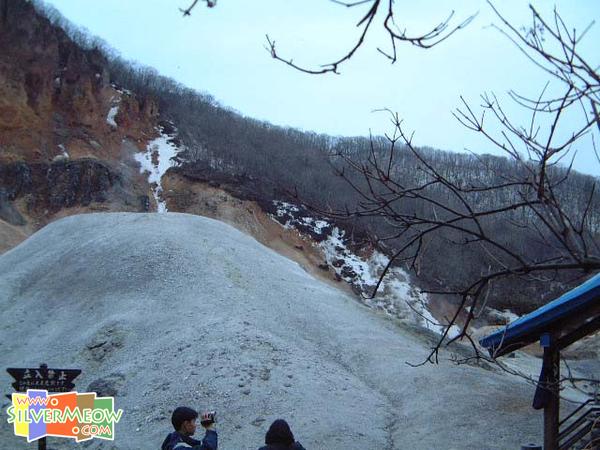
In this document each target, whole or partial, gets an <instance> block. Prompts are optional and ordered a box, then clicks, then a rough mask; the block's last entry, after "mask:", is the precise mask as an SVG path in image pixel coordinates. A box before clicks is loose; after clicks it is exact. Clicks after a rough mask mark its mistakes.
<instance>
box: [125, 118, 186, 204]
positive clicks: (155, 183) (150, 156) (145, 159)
mask: <svg viewBox="0 0 600 450" xmlns="http://www.w3.org/2000/svg"><path fill="white" fill-rule="evenodd" d="M158 131H159V132H160V136H158V137H157V138H156V139H154V140H153V141H150V142H149V143H148V147H147V148H146V151H145V152H143V153H136V154H135V155H134V157H135V160H136V161H138V162H139V163H140V172H142V173H143V172H148V183H150V186H152V193H153V194H154V199H155V200H156V205H157V212H159V213H164V212H167V204H166V203H165V201H164V200H163V198H162V192H163V188H162V183H161V180H162V176H163V175H164V174H165V173H166V171H167V170H169V169H170V168H171V167H173V166H176V165H177V162H176V161H175V157H176V156H177V153H178V152H179V150H180V149H179V147H177V145H175V143H174V142H173V137H172V136H169V135H168V134H165V133H164V131H163V129H162V128H159V130H158Z"/></svg>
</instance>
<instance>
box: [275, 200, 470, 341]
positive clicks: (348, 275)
mask: <svg viewBox="0 0 600 450" xmlns="http://www.w3.org/2000/svg"><path fill="white" fill-rule="evenodd" d="M273 203H274V205H275V208H276V212H275V214H274V215H272V216H271V217H272V218H273V219H274V220H276V221H277V222H279V223H280V224H281V225H282V226H283V227H285V228H288V229H297V230H298V231H301V232H304V233H308V234H310V235H311V236H312V237H313V239H314V240H316V241H317V242H318V246H319V247H320V248H321V250H322V251H323V253H324V255H325V260H326V262H327V265H328V266H330V267H331V268H332V269H333V270H334V271H335V274H336V277H337V278H338V279H342V280H344V281H346V282H347V283H349V284H350V285H351V286H352V288H353V289H354V290H355V291H356V292H357V293H359V294H360V295H361V298H362V299H363V302H364V303H365V304H366V305H368V306H370V307H372V308H376V309H381V310H383V311H385V312H386V313H387V314H389V315H390V316H394V317H397V318H399V319H402V320H406V321H410V322H413V323H414V322H416V323H418V324H420V325H421V326H423V327H425V328H427V329H429V330H431V331H434V332H436V333H438V334H442V333H443V332H444V330H445V326H443V325H442V324H440V323H438V321H437V320H436V319H435V318H434V317H433V315H432V314H431V312H430V310H429V307H428V305H429V298H428V296H427V294H425V293H423V292H421V291H420V290H419V288H417V287H416V286H414V285H412V284H411V283H410V280H409V276H408V274H407V273H406V271H404V270H403V269H401V268H400V267H394V266H392V267H391V268H390V269H389V270H388V272H387V274H386V276H385V278H384V279H383V281H382V283H381V285H380V286H379V289H378V291H377V295H376V296H375V297H374V298H372V299H371V298H369V297H370V296H371V295H372V293H373V290H374V289H375V286H376V285H377V282H378V281H379V278H380V276H381V274H382V273H383V271H384V269H385V267H386V266H387V265H388V263H389V261H390V260H389V258H388V257H387V256H386V255H385V254H383V253H382V252H380V251H378V250H376V249H375V250H374V251H373V252H372V253H371V255H370V256H368V257H367V256H366V257H361V256H359V255H357V254H355V253H354V252H353V251H352V250H351V249H350V248H349V245H348V244H349V239H348V238H347V237H346V236H345V232H344V230H341V229H340V228H338V227H335V226H333V225H332V224H331V223H330V222H328V221H327V220H323V219H315V218H314V217H311V216H310V215H308V214H307V211H305V210H303V209H304V208H300V207H298V206H296V205H292V204H291V203H286V202H280V201H274V202H273ZM459 332H460V329H459V328H458V327H457V326H452V327H451V329H450V331H449V332H448V336H449V337H454V336H456V335H457V334H458V333H459Z"/></svg>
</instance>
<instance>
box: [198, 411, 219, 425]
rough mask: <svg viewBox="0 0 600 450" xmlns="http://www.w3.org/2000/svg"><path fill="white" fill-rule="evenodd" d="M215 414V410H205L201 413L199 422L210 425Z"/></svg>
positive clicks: (213, 421) (213, 420)
mask: <svg viewBox="0 0 600 450" xmlns="http://www.w3.org/2000/svg"><path fill="white" fill-rule="evenodd" d="M216 415H217V412H216V411H206V412H203V413H202V416H201V417H200V424H201V425H203V426H207V425H211V424H213V423H215V421H216V420H215V417H216Z"/></svg>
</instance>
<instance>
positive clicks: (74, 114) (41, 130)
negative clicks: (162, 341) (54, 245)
mask: <svg viewBox="0 0 600 450" xmlns="http://www.w3.org/2000/svg"><path fill="white" fill-rule="evenodd" d="M0 48H1V49H2V51H1V52H0V235H6V236H5V239H3V240H2V242H0V252H1V251H3V250H5V249H6V248H8V247H10V246H12V245H13V244H14V242H13V241H14V236H8V235H14V234H15V233H16V234H24V235H28V234H30V233H31V232H32V231H35V230H36V229H37V228H39V227H40V226H42V225H44V224H46V223H48V222H49V221H51V220H53V218H55V217H56V216H61V215H66V214H69V213H72V212H85V211H86V210H113V211H114V210H116V211H143V210H146V209H147V208H148V206H149V200H148V198H147V194H148V185H147V182H146V180H145V178H144V177H142V176H140V175H139V169H138V164H137V163H136V162H135V161H134V159H133V154H134V153H136V152H138V151H140V150H142V149H144V148H145V147H146V145H147V142H148V141H149V140H150V139H152V138H154V137H155V136H156V134H157V132H156V125H157V122H158V117H159V116H158V108H157V105H156V104H155V103H154V102H153V100H152V99H149V98H138V97H137V96H136V95H135V94H133V93H131V92H129V91H127V90H125V89H120V88H119V87H117V86H115V85H113V84H111V83H110V73H109V72H108V69H107V67H108V62H107V60H106V58H105V57H104V56H103V55H102V53H101V52H100V51H98V50H97V49H89V50H88V49H84V48H81V47H80V46H79V45H77V44H76V43H75V42H73V41H72V40H71V39H70V38H69V37H68V36H67V34H66V33H65V32H64V31H63V30H62V29H60V28H59V27H56V26H54V25H52V24H51V23H50V21H49V20H48V19H46V18H45V17H43V16H42V15H41V14H39V13H38V12H37V11H36V10H35V8H34V6H33V5H32V4H31V3H30V2H26V1H20V0H0ZM15 227H16V228H15ZM15 230H17V231H15ZM9 237H10V239H9ZM9 241H10V242H9ZM17 241H18V239H17Z"/></svg>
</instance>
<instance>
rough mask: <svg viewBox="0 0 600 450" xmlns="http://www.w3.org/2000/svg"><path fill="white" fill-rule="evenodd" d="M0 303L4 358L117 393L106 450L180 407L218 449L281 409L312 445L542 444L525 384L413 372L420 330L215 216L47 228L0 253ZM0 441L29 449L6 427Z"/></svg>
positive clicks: (97, 220) (468, 374)
mask: <svg viewBox="0 0 600 450" xmlns="http://www.w3.org/2000/svg"><path fill="white" fill-rule="evenodd" d="M0 308H2V310H3V315H2V317H3V319H2V326H0V353H1V354H2V358H1V359H2V365H3V366H13V365H23V364H24V365H28V364H33V365H37V364H39V363H40V362H43V361H45V362H47V363H49V364H53V365H56V366H65V367H79V368H81V369H82V370H83V373H82V375H81V376H80V377H79V378H78V379H77V380H76V383H77V387H78V389H80V390H84V389H88V388H92V387H93V388H96V389H98V388H99V391H100V392H102V391H104V392H109V391H112V392H113V393H116V402H117V405H118V407H120V408H123V409H124V411H125V413H124V419H123V421H122V422H121V423H120V424H119V425H118V428H117V439H116V441H115V442H114V446H112V447H111V446H107V445H103V446H101V448H118V449H139V448H141V447H149V448H151V447H157V446H158V445H160V442H161V439H162V437H163V434H164V433H166V432H167V431H168V429H169V419H168V416H169V411H170V409H171V408H173V407H174V406H175V405H177V404H180V403H185V404H190V405H193V406H195V407H199V408H201V407H210V408H215V409H216V410H217V411H218V414H219V419H220V423H219V430H220V433H221V439H222V440H221V443H222V448H232V449H233V448H235V449H251V448H256V447H257V446H258V445H259V444H260V443H261V442H262V439H263V436H264V432H265V430H266V427H267V426H268V424H269V422H270V421H271V420H272V419H274V418H276V417H279V416H283V417H285V418H287V419H289V420H290V422H291V424H292V427H293V430H294V432H295V433H296V434H297V436H298V438H299V439H300V440H301V441H302V442H303V443H304V444H305V446H306V448H313V449H332V448H356V449H358V448H377V449H393V448H410V449H431V448H444V449H474V450H475V449H477V450H480V449H482V448H486V449H508V448H518V447H519V445H520V444H522V443H524V442H527V441H530V440H539V433H540V431H541V428H540V426H541V425H540V419H541V415H540V414H536V413H534V412H532V410H531V408H530V402H531V396H532V393H533V389H532V388H531V386H528V385H527V384H525V383H524V382H522V381H520V380H519V379H516V378H509V377H508V376H507V375H505V374H500V373H496V372H494V371H489V370H484V369H482V368H477V367H471V366H468V365H462V366H456V365H454V364H452V363H450V362H448V361H447V360H446V359H447V357H448V356H449V355H444V358H443V360H442V361H441V364H440V365H439V366H435V367H432V366H424V367H418V368H411V367H409V366H408V365H407V364H406V361H408V362H412V363H416V362H420V361H421V360H422V359H423V357H424V356H425V354H426V352H427V348H428V347H427V344H428V342H427V340H426V339H425V338H424V337H423V336H422V335H421V337H418V336H415V335H412V334H411V333H409V332H408V331H407V330H406V329H405V328H400V327H398V326H397V325H396V324H395V323H394V322H393V321H391V320H389V319H388V318H386V317H385V316H383V315H380V314H376V313H374V312H373V311H372V310H370V309H367V308H365V307H364V306H362V305H360V304H359V303H358V302H356V300H355V299H353V298H352V297H351V296H348V295H345V294H343V293H341V292H340V291H339V290H337V289H334V288H332V287H330V286H328V285H326V284H324V283H322V282H320V281H318V280H316V279H315V278H313V277H312V276H310V275H309V274H307V273H306V272H305V271H304V270H302V269H301V268H300V267H299V266H298V265H297V264H296V263H294V262H292V261H290V260H288V259H286V258H284V257H282V256H280V255H278V254H277V253H275V252H273V251H272V250H270V249H268V248H266V247H264V246H263V245H261V244H259V243H258V242H256V241H255V240H253V239H252V238H250V237H248V236H246V235H244V234H242V233H240V232H239V231H237V230H235V229H233V228H232V227H230V226H228V225H225V224H223V223H221V222H217V221H214V220H211V219H207V218H201V217H197V216H192V215H187V214H171V213H169V214H162V215H161V214H126V213H118V214H86V215H79V216H72V217H68V218H65V219H62V220H59V221H56V222H53V223H51V224H50V225H48V226H46V227H45V228H43V229H42V230H40V231H39V232H37V233H35V234H34V235H33V236H32V237H31V238H29V239H28V240H26V241H25V242H23V243H22V244H21V245H19V246H18V247H16V248H14V249H13V250H11V251H9V252H7V253H5V254H4V255H2V256H1V257H0ZM0 382H1V383H2V384H3V385H5V386H7V385H8V384H9V380H8V375H7V374H6V373H5V372H2V375H1V376H0ZM492 416H493V417H494V419H493V420H494V422H493V426H490V418H491V417H492ZM0 442H2V444H3V445H2V447H3V448H11V449H19V448H28V447H27V446H25V445H24V444H23V442H21V441H20V440H17V439H16V438H15V437H14V436H12V430H11V429H10V428H9V427H8V425H7V424H6V422H4V421H2V425H1V431H0ZM141 442H144V444H143V445H142V444H141ZM98 445H99V443H98V442H96V443H93V444H92V445H90V447H89V448H99V447H98ZM65 447H66V446H65ZM71 447H73V448H74V447H75V445H74V444H73V445H71ZM71 447H69V448H71ZM52 448H63V447H59V445H58V443H57V444H56V445H55V444H54V443H52Z"/></svg>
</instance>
